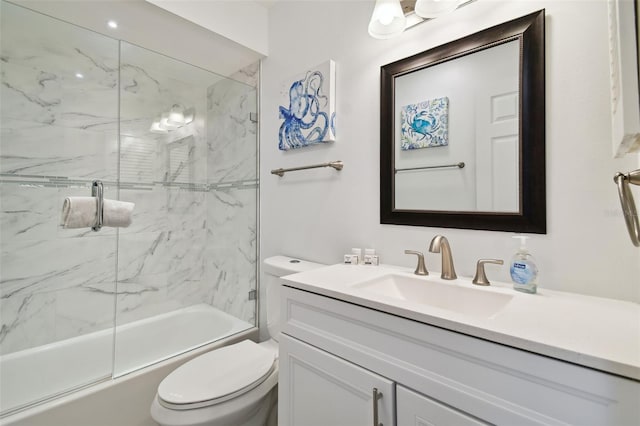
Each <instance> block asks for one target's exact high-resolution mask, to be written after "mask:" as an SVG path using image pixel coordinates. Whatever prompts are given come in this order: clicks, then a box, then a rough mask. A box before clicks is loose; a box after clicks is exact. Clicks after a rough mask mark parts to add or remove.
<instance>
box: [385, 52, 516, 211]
mask: <svg viewBox="0 0 640 426" xmlns="http://www.w3.org/2000/svg"><path fill="white" fill-rule="evenodd" d="M519 53H520V44H519V43H518V41H516V40H514V41H511V42H509V43H504V44H501V45H498V46H495V47H492V48H489V49H486V50H483V51H480V52H477V53H475V54H473V55H466V56H463V57H461V58H457V59H455V60H452V61H448V62H444V63H442V64H439V65H438V66H433V67H429V68H424V69H422V70H420V71H417V72H413V73H410V74H405V75H403V76H401V77H398V78H396V81H395V88H396V92H395V105H394V106H395V111H396V116H397V115H398V114H400V120H397V121H396V125H395V140H396V143H395V148H394V149H395V171H394V173H395V188H394V189H395V190H394V193H395V206H396V209H401V210H444V211H451V210H456V211H492V212H495V211H502V212H518V211H519V208H520V206H519V194H518V186H519V185H518V181H519V173H518V83H519V79H518V74H519V73H518V67H519ZM437 99H446V101H447V104H448V108H447V110H446V111H445V112H444V113H442V116H438V115H437V114H433V113H431V112H429V111H428V107H429V106H431V105H428V106H427V108H420V105H421V104H422V103H423V102H425V101H428V100H437ZM412 106H413V108H412ZM403 117H404V118H405V119H404V120H403V119H402V118H403ZM438 130H440V132H438ZM438 134H442V135H445V136H446V140H445V141H437V140H435V139H437V138H438ZM408 140H413V141H416V143H415V144H414V145H413V146H422V148H416V149H406V147H407V146H408V144H406V143H403V142H405V141H408ZM430 141H431V142H436V143H437V142H440V144H436V145H429V144H428V142H430ZM443 143H446V145H445V144H443ZM460 162H463V163H464V167H462V168H460V167H458V166H457V164H458V163H460ZM451 165H454V166H453V167H449V166H451ZM445 166H447V167H445ZM407 169H410V170H407Z"/></svg>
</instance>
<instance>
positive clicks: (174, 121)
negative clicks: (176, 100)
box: [149, 104, 196, 134]
mask: <svg viewBox="0 0 640 426" xmlns="http://www.w3.org/2000/svg"><path fill="white" fill-rule="evenodd" d="M195 116H196V110H195V108H188V109H185V107H183V106H182V105H180V104H173V105H172V106H171V109H169V112H163V113H162V114H160V116H159V117H156V119H155V120H154V121H153V123H151V127H149V131H150V132H151V133H159V134H166V133H168V132H172V131H174V130H178V129H179V128H181V127H184V126H186V125H187V124H189V123H191V122H193V120H194V119H195Z"/></svg>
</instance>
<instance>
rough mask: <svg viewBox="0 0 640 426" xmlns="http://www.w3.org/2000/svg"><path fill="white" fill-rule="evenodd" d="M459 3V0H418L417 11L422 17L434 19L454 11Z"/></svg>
mask: <svg viewBox="0 0 640 426" xmlns="http://www.w3.org/2000/svg"><path fill="white" fill-rule="evenodd" d="M459 5H460V1H459V0H418V1H417V2H416V8H415V12H416V15H418V16H420V17H421V18H426V19H433V18H437V17H438V16H442V15H444V14H447V13H449V12H453V11H454V10H456V9H457V8H458V6H459Z"/></svg>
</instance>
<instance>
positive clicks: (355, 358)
mask: <svg viewBox="0 0 640 426" xmlns="http://www.w3.org/2000/svg"><path fill="white" fill-rule="evenodd" d="M282 302H283V303H282V307H281V309H282V311H281V315H282V320H283V333H285V334H287V335H290V336H293V337H295V338H297V339H300V340H302V341H304V342H307V343H309V344H311V345H313V346H316V347H318V348H321V349H323V350H325V351H327V352H329V353H332V354H334V355H336V356H338V357H341V358H343V359H346V360H348V361H350V362H352V363H355V364H357V365H360V366H361V367H363V368H366V369H368V370H370V371H373V372H376V373H377V374H380V375H382V376H384V377H387V378H389V379H390V380H393V381H395V382H396V383H399V384H402V385H405V386H407V387H408V388H411V389H414V390H416V391H418V392H420V393H422V394H424V395H427V396H429V397H430V398H433V399H435V400H438V401H442V402H444V403H446V404H447V405H449V406H452V407H456V408H457V409H459V410H461V411H463V412H466V413H469V414H470V415H472V416H474V417H477V418H480V419H483V420H485V421H488V422H491V423H495V424H518V425H527V424H566V423H570V424H580V425H590V424H593V425H604V424H610V425H624V424H630V425H631V424H637V423H638V420H639V419H640V408H639V407H638V405H639V404H638V401H639V400H640V383H638V382H636V381H633V380H629V379H625V378H621V377H618V376H613V375H610V374H607V373H603V372H599V371H596V370H591V369H588V368H585V367H580V366H577V365H574V364H570V363H567V362H564V361H558V360H555V359H552V358H548V357H544V356H540V355H536V354H532V353H529V352H526V351H522V350H519V349H514V348H511V347H508V346H504V345H500V344H496V343H492V342H489V341H485V340H482V339H478V338H475V337H471V336H467V335H463V334H460V333H456V332H452V331H448V330H444V329H441V328H438V327H433V326H430V325H427V324H423V323H419V322H416V321H413V320H408V319H405V318H401V317H398V316H394V315H390V314H386V313H384V312H380V311H376V310H373V309H369V308H364V307H361V306H358V305H354V304H350V303H346V302H343V301H339V300H336V299H332V298H329V297H325V296H320V295H317V294H313V293H310V292H306V291H301V290H297V289H294V288H291V287H286V286H285V287H283V288H282Z"/></svg>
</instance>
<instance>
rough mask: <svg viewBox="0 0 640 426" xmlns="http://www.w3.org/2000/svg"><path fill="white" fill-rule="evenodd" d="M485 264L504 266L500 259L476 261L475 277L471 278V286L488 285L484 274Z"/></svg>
mask: <svg viewBox="0 0 640 426" xmlns="http://www.w3.org/2000/svg"><path fill="white" fill-rule="evenodd" d="M485 263H495V264H496V265H504V261H503V260H502V259H480V260H478V264H477V265H476V276H475V277H473V281H471V282H472V283H473V284H476V285H490V284H491V283H490V282H489V279H488V278H487V274H486V273H485V272H484V264H485Z"/></svg>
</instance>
